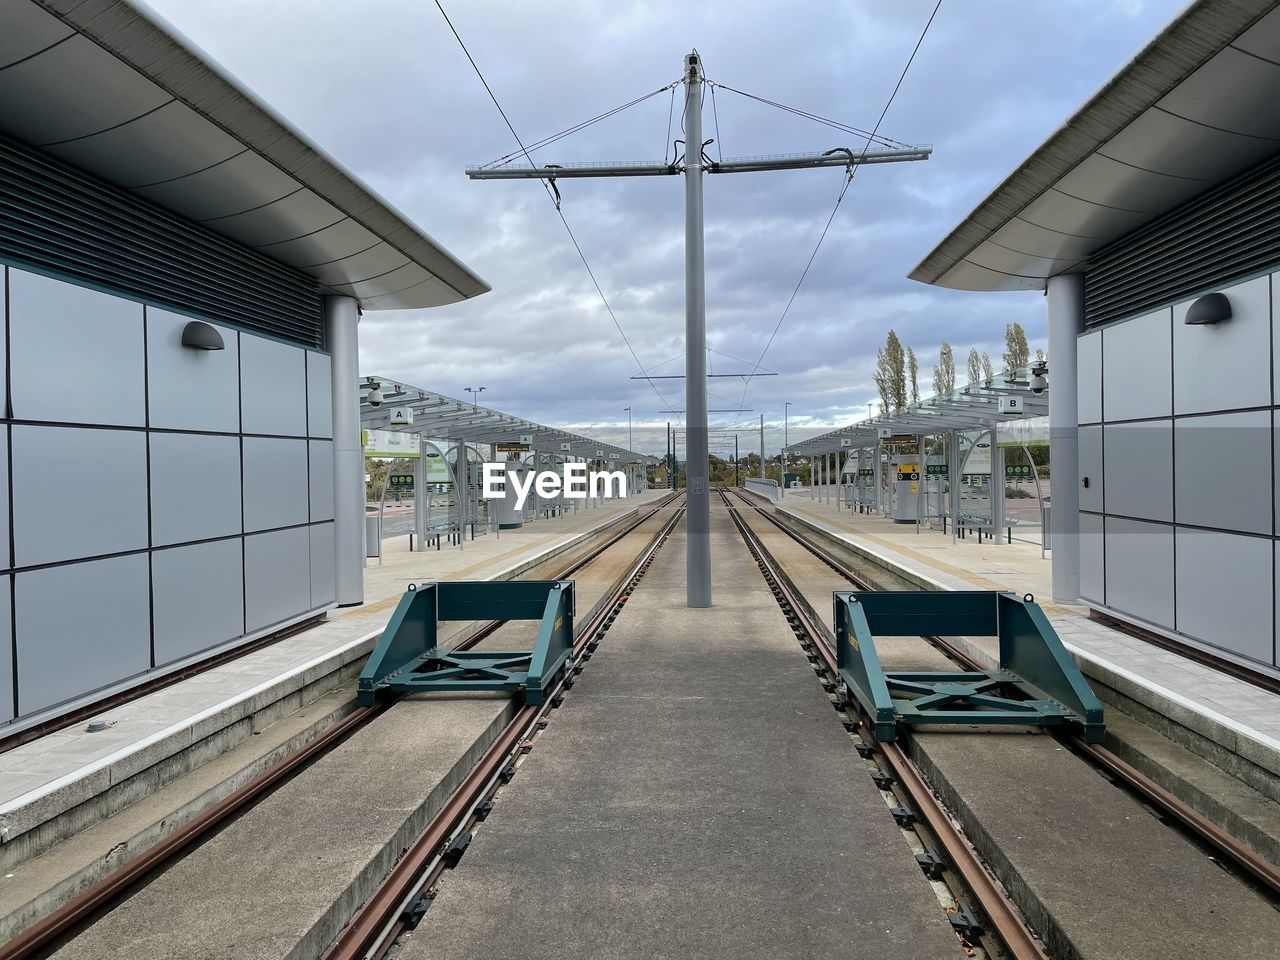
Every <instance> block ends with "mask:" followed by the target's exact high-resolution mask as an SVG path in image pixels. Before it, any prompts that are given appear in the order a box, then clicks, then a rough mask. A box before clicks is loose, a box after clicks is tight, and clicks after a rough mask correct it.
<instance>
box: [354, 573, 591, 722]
mask: <svg viewBox="0 0 1280 960" xmlns="http://www.w3.org/2000/svg"><path fill="white" fill-rule="evenodd" d="M573 616H574V585H573V581H572V580H509V581H485V580H456V581H440V582H435V583H423V584H419V585H417V586H414V585H413V584H410V586H409V589H408V590H407V591H406V592H405V594H404V596H402V597H401V598H400V603H399V605H398V606H397V607H396V610H395V613H394V614H392V616H391V620H390V621H389V622H388V623H387V628H386V629H385V630H384V631H383V632H382V636H381V637H379V638H378V643H377V645H376V646H375V647H374V649H373V653H371V654H370V655H369V660H368V662H367V663H366V664H365V667H364V669H363V670H362V671H361V673H360V681H359V685H358V688H357V696H358V699H359V702H360V704H361V705H362V706H371V705H372V704H374V703H376V702H377V701H378V699H379V697H381V696H388V695H395V694H406V693H444V692H457V691H466V692H476V691H499V692H505V693H511V694H522V695H523V697H524V702H525V703H529V704H542V703H545V702H546V698H547V691H549V690H551V689H552V688H553V687H554V686H555V682H556V679H557V677H558V676H559V675H560V673H561V672H562V671H563V670H564V668H565V664H566V663H567V662H568V660H569V655H570V654H571V653H572V651H573ZM450 620H454V621H461V622H468V623H469V622H473V621H489V620H498V621H507V620H537V621H539V626H538V636H537V640H536V641H535V642H534V645H533V649H532V650H517V651H494V650H442V649H440V646H439V641H440V624H441V623H442V622H445V621H450Z"/></svg>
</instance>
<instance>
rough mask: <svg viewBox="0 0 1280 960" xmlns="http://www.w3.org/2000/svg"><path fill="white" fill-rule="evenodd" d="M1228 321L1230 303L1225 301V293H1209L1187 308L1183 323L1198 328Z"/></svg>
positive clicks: (1229, 317)
mask: <svg viewBox="0 0 1280 960" xmlns="http://www.w3.org/2000/svg"><path fill="white" fill-rule="evenodd" d="M1230 319H1231V301H1230V300H1228V299H1227V295H1226V294H1225V293H1211V294H1209V295H1208V296H1205V297H1201V298H1200V299H1199V300H1197V301H1195V303H1193V304H1191V306H1190V307H1188V308H1187V316H1186V319H1185V320H1183V323H1187V324H1191V325H1192V326H1200V325H1202V324H1211V323H1222V322H1223V321H1224V320H1230Z"/></svg>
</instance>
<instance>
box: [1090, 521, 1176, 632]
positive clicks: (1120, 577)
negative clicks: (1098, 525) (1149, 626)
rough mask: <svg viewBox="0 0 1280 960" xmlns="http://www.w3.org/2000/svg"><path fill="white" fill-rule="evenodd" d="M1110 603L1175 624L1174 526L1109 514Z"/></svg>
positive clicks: (1163, 623)
mask: <svg viewBox="0 0 1280 960" xmlns="http://www.w3.org/2000/svg"><path fill="white" fill-rule="evenodd" d="M1105 534H1106V538H1107V546H1106V549H1107V604H1108V605H1109V606H1113V607H1116V608H1117V609H1119V610H1123V611H1125V612H1126V613H1131V614H1133V615H1134V616H1137V617H1141V618H1142V619H1144V620H1149V621H1150V622H1151V623H1154V624H1156V625H1157V626H1161V627H1168V628H1170V629H1172V628H1173V530H1172V528H1171V527H1167V526H1163V525H1160V524H1154V523H1143V522H1140V521H1137V520H1120V519H1117V518H1115V517H1107V519H1106V525H1105Z"/></svg>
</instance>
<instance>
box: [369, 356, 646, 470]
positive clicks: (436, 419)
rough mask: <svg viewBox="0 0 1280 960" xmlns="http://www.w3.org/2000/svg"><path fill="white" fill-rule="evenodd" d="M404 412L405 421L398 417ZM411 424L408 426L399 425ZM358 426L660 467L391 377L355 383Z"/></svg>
mask: <svg viewBox="0 0 1280 960" xmlns="http://www.w3.org/2000/svg"><path fill="white" fill-rule="evenodd" d="M374 390H377V391H378V392H379V393H381V394H382V401H381V402H380V403H379V404H377V405H376V406H375V405H374V404H371V403H370V402H369V399H368V398H369V394H370V393H371V392H372V391H374ZM406 412H407V413H409V414H410V416H407V417H406V416H403V414H404V413H406ZM410 419H411V420H412V422H404V421H407V420H410ZM360 426H361V427H362V428H364V429H366V430H389V431H392V432H394V433H410V434H417V435H419V436H421V437H423V438H425V439H428V440H454V441H459V442H467V443H494V444H502V443H510V444H520V443H522V442H523V443H528V445H529V449H530V450H536V451H538V452H540V453H555V454H562V455H565V456H573V457H584V458H586V459H588V460H594V459H602V460H612V461H614V462H615V463H621V464H634V463H638V464H643V465H645V466H649V465H652V464H656V463H658V462H660V461H659V459H658V458H657V457H653V456H649V455H648V454H643V453H636V452H634V451H631V450H627V449H625V448H623V447H619V446H615V445H614V444H611V443H604V442H603V441H600V440H594V439H592V438H591V437H587V436H584V435H582V434H580V433H570V432H569V431H568V430H561V429H560V428H559V427H549V426H546V425H545V424H541V423H535V422H534V421H532V420H525V419H524V418H523V417H516V416H512V415H511V414H509V413H502V412H501V411H499V410H493V409H490V408H489V407H482V406H478V405H473V404H472V403H471V402H470V401H468V400H458V399H455V398H454V397H446V396H445V395H444V394H441V393H436V392H435V391H433V390H426V389H423V388H421V387H414V386H410V385H409V384H406V383H403V382H401V381H398V380H393V379H392V378H390V377H379V376H365V377H361V378H360ZM611 454H616V455H617V456H616V457H614V456H611Z"/></svg>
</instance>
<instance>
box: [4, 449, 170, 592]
mask: <svg viewBox="0 0 1280 960" xmlns="http://www.w3.org/2000/svg"><path fill="white" fill-rule="evenodd" d="M12 432H13V502H14V513H13V535H14V553H15V559H16V562H17V565H18V566H20V567H26V566H32V565H35V564H44V563H59V562H61V561H65V560H75V559H79V558H81V557H97V556H102V555H104V554H108V553H122V552H124V551H126V550H144V549H146V547H147V436H146V434H145V433H142V432H141V431H134V430H90V429H79V428H73V427H34V426H22V425H19V426H15V427H13V428H12Z"/></svg>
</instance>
